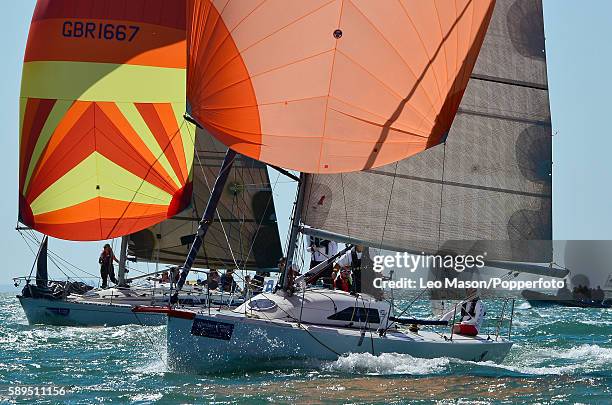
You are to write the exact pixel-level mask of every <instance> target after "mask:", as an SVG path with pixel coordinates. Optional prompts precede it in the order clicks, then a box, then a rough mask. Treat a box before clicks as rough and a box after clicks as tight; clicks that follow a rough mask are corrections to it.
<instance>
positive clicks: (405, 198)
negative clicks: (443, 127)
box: [302, 0, 552, 263]
mask: <svg viewBox="0 0 612 405" xmlns="http://www.w3.org/2000/svg"><path fill="white" fill-rule="evenodd" d="M551 141H552V129H551V121H550V109H549V101H548V90H547V76H546V56H545V52H544V27H543V15H542V5H541V2H540V1H539V0H497V2H496V6H495V10H494V13H493V17H492V20H491V23H490V26H489V28H488V31H487V34H486V37H485V40H484V44H483V47H482V49H481V52H480V54H479V57H478V60H477V62H476V66H475V68H474V71H473V73H472V76H471V79H470V81H469V84H468V86H467V89H466V92H465V95H464V97H463V99H462V101H461V104H460V107H459V111H458V113H457V116H456V117H455V120H454V122H453V124H452V127H451V128H450V131H449V133H448V137H447V139H446V142H445V143H442V144H440V145H438V146H435V147H433V148H431V149H428V150H426V151H425V152H422V153H420V154H418V155H416V156H413V157H411V158H409V159H405V160H402V161H399V162H397V163H394V164H390V165H386V166H382V167H378V168H374V169H371V170H368V171H364V172H356V173H347V174H339V175H308V176H307V177H306V180H305V185H304V186H305V198H304V205H303V210H302V211H303V212H302V220H303V222H304V224H306V225H308V226H310V227H312V228H317V229H323V230H326V231H330V232H334V233H337V234H342V235H346V236H350V237H353V238H356V239H358V240H361V241H363V242H364V243H366V244H368V245H370V246H374V247H384V248H385V249H391V250H398V251H404V250H408V251H413V252H420V251H424V252H426V253H435V252H449V253H455V254H461V253H467V252H470V251H471V252H474V251H475V252H482V251H486V252H487V255H488V257H487V258H488V259H489V260H508V261H522V262H539V263H543V262H548V261H550V260H551V258H552V248H551V247H552V244H551V243H550V239H551V238H552V146H551Z"/></svg>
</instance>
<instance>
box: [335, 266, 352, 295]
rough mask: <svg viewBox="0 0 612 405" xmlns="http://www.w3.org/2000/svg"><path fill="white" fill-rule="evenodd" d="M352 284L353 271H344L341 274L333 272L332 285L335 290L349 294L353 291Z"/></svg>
mask: <svg viewBox="0 0 612 405" xmlns="http://www.w3.org/2000/svg"><path fill="white" fill-rule="evenodd" d="M352 284H353V282H352V278H351V271H350V270H349V269H342V270H340V271H339V272H338V271H337V270H334V271H333V273H332V285H333V287H334V290H342V291H346V292H349V291H351V285H352Z"/></svg>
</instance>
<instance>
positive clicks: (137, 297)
mask: <svg viewBox="0 0 612 405" xmlns="http://www.w3.org/2000/svg"><path fill="white" fill-rule="evenodd" d="M26 288H27V286H26ZM169 293H170V286H169V285H161V286H156V287H155V288H152V287H149V288H147V287H136V288H109V289H104V290H101V289H96V290H91V291H89V292H87V293H85V294H83V295H72V294H71V295H68V296H67V297H66V298H65V299H55V298H52V297H49V298H45V297H41V296H37V297H33V296H27V294H23V295H20V296H18V298H19V302H20V303H21V306H22V307H23V310H24V312H25V314H26V317H27V318H28V322H29V323H30V324H31V325H35V324H45V325H72V326H117V325H126V324H140V325H163V324H165V323H166V319H165V315H164V314H159V313H149V314H135V313H134V312H132V309H133V308H134V307H136V306H139V305H155V306H164V305H167V304H168V298H169ZM179 301H180V303H181V305H189V306H203V307H206V306H209V305H218V306H228V307H229V306H237V305H240V304H242V303H243V302H244V298H243V297H242V296H240V295H237V294H231V293H226V292H221V291H217V290H212V291H210V292H209V293H207V291H206V289H205V288H204V289H202V288H195V287H191V288H187V289H185V291H184V292H183V293H181V295H180V297H179Z"/></svg>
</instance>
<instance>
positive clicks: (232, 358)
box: [167, 311, 512, 372]
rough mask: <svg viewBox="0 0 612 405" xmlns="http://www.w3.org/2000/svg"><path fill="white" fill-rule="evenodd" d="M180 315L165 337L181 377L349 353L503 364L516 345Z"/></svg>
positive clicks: (227, 315)
mask: <svg viewBox="0 0 612 405" xmlns="http://www.w3.org/2000/svg"><path fill="white" fill-rule="evenodd" d="M178 314H179V316H177V315H176V314H175V315H170V316H168V332H167V333H168V337H167V345H168V359H169V362H170V363H169V365H170V367H171V368H172V369H174V370H177V371H195V372H212V371H219V370H224V369H228V370H229V369H245V368H247V369H248V368H253V367H255V368H262V367H267V366H269V367H275V366H278V365H279V363H283V362H285V361H290V362H295V361H298V362H300V363H301V364H304V363H305V362H310V361H312V360H315V361H317V360H318V361H330V360H331V361H333V360H336V359H338V358H339V357H340V356H343V355H347V354H349V353H372V354H374V355H378V354H381V353H400V354H408V355H411V356H413V357H420V358H434V357H452V358H458V359H463V360H469V361H486V360H491V361H501V360H503V359H504V358H505V356H506V355H507V354H508V351H509V350H510V348H511V347H512V342H510V341H507V340H505V339H502V338H499V339H498V340H497V341H495V340H487V336H481V335H479V336H476V337H465V336H457V335H455V336H454V337H453V340H452V341H450V340H445V339H444V338H443V337H442V336H440V335H438V334H437V333H433V332H424V331H421V332H419V333H418V334H416V333H411V332H400V331H398V330H389V331H388V332H387V334H386V335H385V336H383V337H381V336H379V335H378V334H377V333H376V331H370V330H366V331H360V330H359V329H357V328H339V327H336V326H318V325H306V324H301V325H299V324H298V323H295V322H286V321H270V320H264V319H255V318H250V317H247V316H245V315H244V314H240V313H236V312H230V311H222V312H211V314H210V315H208V314H204V313H200V314H197V315H196V316H195V318H194V319H185V314H188V312H181V311H178ZM181 314H183V316H181Z"/></svg>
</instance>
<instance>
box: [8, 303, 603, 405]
mask: <svg viewBox="0 0 612 405" xmlns="http://www.w3.org/2000/svg"><path fill="white" fill-rule="evenodd" d="M422 307H423V308H426V307H427V305H422ZM519 308H522V307H521V305H518V306H517V309H519ZM491 312H492V311H491ZM415 315H416V314H415ZM425 315H426V314H425ZM514 319H515V323H514V328H513V340H515V342H516V343H515V345H514V347H513V348H512V350H511V352H510V355H509V356H508V358H507V359H506V360H505V361H504V362H503V363H501V364H496V363H492V362H484V363H475V362H468V361H461V360H456V359H448V358H434V359H420V358H414V357H411V356H409V355H405V354H382V355H379V356H373V355H371V354H367V353H365V354H351V355H348V356H345V357H342V358H340V359H338V360H337V361H333V362H325V363H323V364H321V363H318V364H314V365H310V364H309V365H306V364H291V365H283V366H278V365H276V366H278V367H277V368H276V369H275V370H274V371H270V370H269V367H268V369H266V370H267V371H266V370H263V369H262V370H250V371H248V372H246V371H245V372H242V373H238V374H232V375H230V376H228V375H220V374H218V375H207V376H196V375H193V374H188V373H187V374H179V373H172V372H169V371H168V369H167V367H166V363H167V359H166V358H165V327H164V326H159V327H142V326H138V325H127V326H119V327H112V328H78V327H45V326H29V325H27V322H26V319H25V316H24V315H23V312H22V311H21V308H20V307H19V303H18V302H17V300H16V299H15V298H14V297H11V296H0V347H1V349H0V382H6V381H11V382H15V383H34V382H36V383H39V384H59V385H67V386H72V387H74V391H73V394H72V397H70V398H67V399H68V400H69V402H70V401H71V402H83V403H86V402H88V399H90V398H113V401H115V402H120V403H157V402H159V403H164V402H169V401H178V402H185V403H194V402H196V403H197V402H215V401H216V402H228V403H236V402H249V401H250V400H260V401H261V402H266V401H267V400H269V399H270V398H277V397H276V395H277V394H276V392H277V391H278V390H281V391H282V390H285V392H289V391H290V392H292V394H291V395H292V396H288V397H286V398H285V399H287V401H289V399H291V398H293V399H295V400H299V399H300V398H302V397H301V395H302V393H301V392H300V390H301V389H302V388H303V385H304V384H309V387H310V389H312V390H317V389H318V388H317V387H319V386H321V387H323V386H324V385H325V386H326V387H327V388H321V389H320V395H317V394H316V393H315V394H312V393H311V395H313V396H312V398H313V399H314V402H317V401H318V402H323V400H324V399H328V397H330V396H334V398H336V397H337V398H338V402H339V403H345V402H350V401H351V398H352V395H354V393H351V390H355V389H359V387H360V384H361V383H362V382H363V384H366V383H367V384H370V385H367V387H368V388H367V389H365V388H364V389H363V391H361V393H360V395H362V396H361V397H359V398H360V400H362V401H363V402H371V401H369V400H368V398H369V397H368V395H369V394H368V392H369V391H368V390H370V389H376V387H379V386H380V384H382V385H384V384H385V382H386V381H406V382H407V385H406V386H404V385H402V384H400V385H401V388H399V387H398V388H397V390H396V391H394V393H393V394H389V395H394V396H392V397H378V399H379V402H402V401H404V402H406V398H407V397H405V396H404V395H407V394H406V392H407V390H409V389H413V388H414V387H413V386H418V387H420V388H418V387H417V388H418V390H416V391H414V392H415V394H414V395H415V398H416V397H418V396H419V395H421V394H422V393H423V392H427V390H429V389H430V387H431V386H430V383H433V382H435V384H437V386H438V387H440V388H439V389H440V390H441V391H440V392H450V393H451V394H452V393H454V392H455V391H460V392H462V393H463V394H462V395H465V398H467V399H468V400H467V401H466V402H469V401H473V400H476V401H478V400H483V399H484V400H486V398H487V396H486V395H488V394H486V393H485V392H484V391H482V390H481V389H480V388H481V387H482V382H483V381H489V382H490V381H494V382H497V381H504V382H503V384H504V390H505V391H504V392H505V393H506V394H505V395H507V398H512V393H513V390H514V389H516V392H517V393H519V394H520V392H521V389H522V387H524V386H525V385H529V386H531V387H532V391H530V392H531V393H533V392H535V394H530V395H534V396H533V397H529V399H530V400H533V401H535V402H550V401H551V399H552V398H554V397H559V396H561V397H563V398H571V401H570V402H597V401H599V402H605V399H606V398H608V399H609V398H610V397H611V396H612V388H611V386H612V337H611V336H612V311H589V310H586V311H585V310H580V309H578V310H574V309H550V308H545V309H536V308H527V307H526V306H525V308H524V309H520V310H518V311H516V312H515V318H514ZM254 333H256V332H254ZM284 344H286V342H273V341H271V342H270V347H271V348H273V349H274V350H283V346H284ZM279 368H280V369H279ZM491 377H493V378H491ZM479 379H480V380H479ZM424 380H426V381H424ZM430 380H431V381H430ZM411 381H412V382H415V381H421V383H420V385H419V384H417V383H415V384H412V383H411ZM477 381H480V382H477ZM542 381H544V382H546V384H547V385H546V388H545V389H542V390H540V388H539V387H540V386H539V385H538V384H540V383H541V382H542ZM411 384H412V385H411ZM479 384H481V385H479ZM490 384H493V383H492V382H491V383H490ZM491 386H493V385H491ZM410 387H412V388H410ZM513 387H514V388H513ZM421 388H422V390H423V391H420V390H421ZM414 389H416V388H414ZM540 391H541V394H538V392H540ZM381 392H382V391H381ZM451 394H448V395H451ZM381 395H382V394H381ZM538 395H539V396H538ZM278 398H280V397H278ZM278 398H277V399H278ZM381 398H384V400H383V399H381ZM585 398H586V399H585ZM583 399H584V400H583ZM0 402H1V400H0ZM280 402H283V400H282V398H281V399H280ZM409 402H412V401H409Z"/></svg>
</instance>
